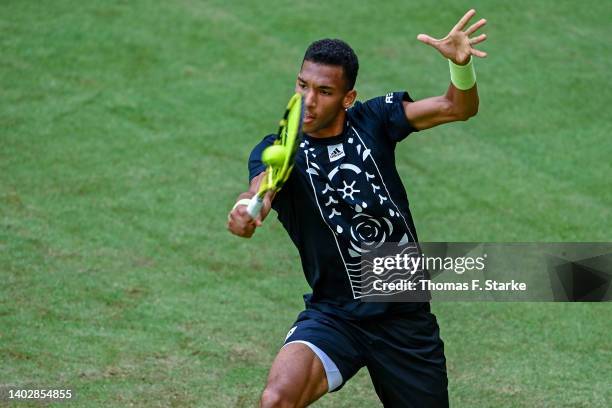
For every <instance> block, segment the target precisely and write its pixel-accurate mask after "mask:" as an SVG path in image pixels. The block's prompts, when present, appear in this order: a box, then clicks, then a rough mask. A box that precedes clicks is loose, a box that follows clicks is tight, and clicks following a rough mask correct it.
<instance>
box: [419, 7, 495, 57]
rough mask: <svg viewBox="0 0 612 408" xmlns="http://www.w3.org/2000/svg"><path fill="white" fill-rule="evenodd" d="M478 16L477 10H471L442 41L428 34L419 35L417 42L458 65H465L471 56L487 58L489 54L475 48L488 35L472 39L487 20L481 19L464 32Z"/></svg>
mask: <svg viewBox="0 0 612 408" xmlns="http://www.w3.org/2000/svg"><path fill="white" fill-rule="evenodd" d="M475 14H476V10H474V9H471V10H470V11H468V12H467V13H465V15H464V16H463V17H461V20H459V22H458V23H457V24H456V25H455V26H454V27H453V29H452V30H450V32H449V33H448V35H447V36H446V37H444V38H442V39H439V40H438V39H436V38H433V37H431V36H429V35H427V34H419V35H418V36H417V40H419V41H421V42H423V43H425V44H427V45H431V46H432V47H434V48H435V49H436V50H438V51H439V52H440V54H442V55H443V56H444V57H445V58H448V59H450V60H451V61H453V62H454V63H455V64H457V65H465V64H467V63H468V62H469V60H470V56H471V55H474V56H475V57H479V58H485V57H486V56H487V53H486V52H484V51H481V50H477V49H476V48H474V47H473V46H474V45H476V44H479V43H481V42H483V41H484V40H486V39H487V35H486V34H480V35H478V36H476V37H472V38H470V35H472V34H474V33H475V32H476V31H477V30H478V29H479V28H480V27H482V26H483V25H485V24H486V23H487V20H485V19H484V18H481V19H480V20H478V21H477V22H476V23H474V24H472V25H471V26H470V27H469V28H468V29H467V30H465V31H462V30H463V29H464V28H465V26H466V25H467V23H468V22H469V21H470V19H471V18H472V17H474V15H475Z"/></svg>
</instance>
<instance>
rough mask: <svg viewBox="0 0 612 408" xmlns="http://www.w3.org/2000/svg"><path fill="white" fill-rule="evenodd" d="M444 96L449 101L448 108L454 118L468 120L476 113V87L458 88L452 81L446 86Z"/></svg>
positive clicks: (477, 101) (477, 100)
mask: <svg viewBox="0 0 612 408" xmlns="http://www.w3.org/2000/svg"><path fill="white" fill-rule="evenodd" d="M444 97H445V98H446V99H447V100H448V102H449V109H450V110H451V113H452V116H453V117H454V119H455V120H468V119H469V118H471V117H472V116H474V115H476V114H477V113H478V103H479V99H478V87H477V85H476V84H474V86H473V87H471V88H470V89H467V90H463V91H462V90H460V89H458V88H457V87H456V86H455V85H453V84H452V83H451V84H450V85H449V86H448V89H447V91H446V94H445V95H444Z"/></svg>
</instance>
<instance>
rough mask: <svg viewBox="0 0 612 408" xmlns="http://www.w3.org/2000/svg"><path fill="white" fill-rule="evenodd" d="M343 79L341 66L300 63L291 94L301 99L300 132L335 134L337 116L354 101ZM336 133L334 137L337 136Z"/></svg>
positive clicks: (309, 62)
mask: <svg viewBox="0 0 612 408" xmlns="http://www.w3.org/2000/svg"><path fill="white" fill-rule="evenodd" d="M346 88H347V85H346V79H345V78H344V71H343V69H342V67H341V66H336V65H325V64H318V63H315V62H311V61H304V64H303V65H302V69H301V70H300V73H299V74H298V77H297V82H296V85H295V91H296V92H299V93H301V94H302V95H303V96H304V111H305V112H304V122H303V129H304V132H306V133H309V134H311V135H313V136H332V135H333V134H329V135H328V134H326V130H328V129H329V130H330V131H332V132H335V131H337V130H336V128H337V125H338V122H339V121H340V129H339V131H337V133H339V132H341V131H342V127H341V126H342V125H343V123H342V120H343V118H344V116H339V115H340V113H341V112H343V111H344V109H345V108H348V107H349V106H350V104H351V103H352V102H353V100H354V96H352V93H355V91H353V90H351V91H348V92H347V90H346ZM337 133H336V134H337Z"/></svg>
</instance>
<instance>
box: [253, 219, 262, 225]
mask: <svg viewBox="0 0 612 408" xmlns="http://www.w3.org/2000/svg"><path fill="white" fill-rule="evenodd" d="M262 225H263V222H262V221H261V220H260V219H259V218H256V219H255V226H256V227H261V226H262Z"/></svg>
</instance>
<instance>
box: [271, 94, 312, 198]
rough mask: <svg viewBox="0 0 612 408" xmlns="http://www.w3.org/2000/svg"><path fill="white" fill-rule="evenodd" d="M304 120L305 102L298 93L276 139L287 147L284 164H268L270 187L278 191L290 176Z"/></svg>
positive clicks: (281, 122)
mask: <svg viewBox="0 0 612 408" xmlns="http://www.w3.org/2000/svg"><path fill="white" fill-rule="evenodd" d="M303 120H304V104H303V97H302V94H300V93H296V94H295V95H293V96H292V97H291V99H289V103H288V104H287V108H286V109H285V114H284V115H283V119H281V121H280V127H279V129H278V133H277V137H276V140H275V141H274V144H278V145H281V146H283V147H284V149H285V152H286V154H285V159H284V161H283V163H282V165H279V166H275V167H272V166H268V169H267V171H268V182H269V184H270V185H269V187H270V189H272V190H274V191H278V190H280V189H281V187H282V186H283V184H284V183H285V182H286V181H287V179H288V178H289V175H290V174H291V170H292V169H293V164H294V162H295V154H296V152H297V148H298V144H299V141H300V139H301V138H302V124H303Z"/></svg>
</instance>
